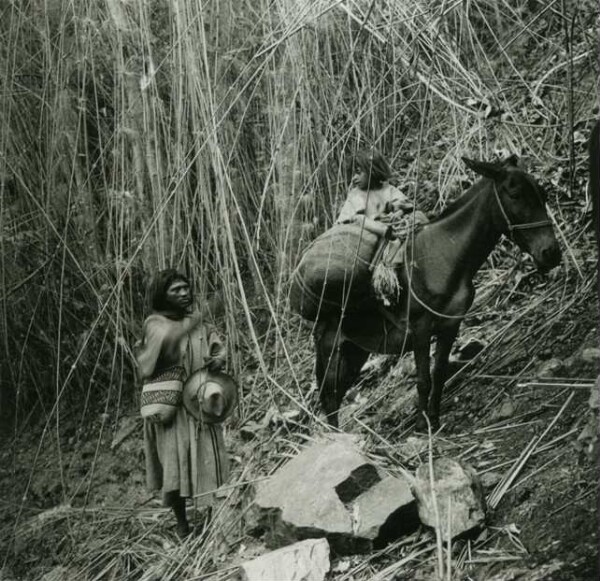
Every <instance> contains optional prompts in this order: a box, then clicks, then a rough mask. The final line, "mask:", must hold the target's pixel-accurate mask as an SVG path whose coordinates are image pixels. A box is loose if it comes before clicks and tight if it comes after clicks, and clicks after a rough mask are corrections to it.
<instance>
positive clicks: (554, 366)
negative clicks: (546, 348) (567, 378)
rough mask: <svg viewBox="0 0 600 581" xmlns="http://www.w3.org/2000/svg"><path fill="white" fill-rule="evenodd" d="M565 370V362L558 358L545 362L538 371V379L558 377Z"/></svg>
mask: <svg viewBox="0 0 600 581" xmlns="http://www.w3.org/2000/svg"><path fill="white" fill-rule="evenodd" d="M562 370H563V362H562V361H561V360H560V359H557V358H556V357H553V358H552V359H548V361H544V362H543V363H542V364H541V365H540V366H539V368H538V370H537V376H538V377H556V376H557V375H559V374H560V372H561V371H562Z"/></svg>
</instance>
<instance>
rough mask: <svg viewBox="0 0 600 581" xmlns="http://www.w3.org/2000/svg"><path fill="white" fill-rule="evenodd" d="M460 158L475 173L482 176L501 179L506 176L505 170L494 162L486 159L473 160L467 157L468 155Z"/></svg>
mask: <svg viewBox="0 0 600 581" xmlns="http://www.w3.org/2000/svg"><path fill="white" fill-rule="evenodd" d="M461 159H462V160H463V162H464V163H465V165H466V166H467V167H468V168H469V169H471V170H473V171H474V172H475V173H478V174H479V175H480V176H483V177H484V178H490V179H492V180H501V179H503V178H504V177H505V176H506V170H505V169H504V168H503V167H501V166H499V165H498V164H496V163H490V162H488V161H475V160H474V159H469V158H468V157H463V158H461Z"/></svg>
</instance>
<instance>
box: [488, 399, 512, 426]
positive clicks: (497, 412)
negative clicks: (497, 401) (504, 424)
mask: <svg viewBox="0 0 600 581" xmlns="http://www.w3.org/2000/svg"><path fill="white" fill-rule="evenodd" d="M514 414H515V405H514V404H513V402H512V400H511V399H510V398H506V399H505V400H504V401H503V402H502V405H501V406H500V407H499V408H496V409H494V411H493V412H492V414H491V415H490V420H491V421H492V422H500V421H502V420H507V419H508V418H512V417H513V416H514Z"/></svg>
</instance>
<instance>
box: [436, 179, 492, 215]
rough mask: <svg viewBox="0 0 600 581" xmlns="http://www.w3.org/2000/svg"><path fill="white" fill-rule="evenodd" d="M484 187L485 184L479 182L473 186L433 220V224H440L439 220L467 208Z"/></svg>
mask: <svg viewBox="0 0 600 581" xmlns="http://www.w3.org/2000/svg"><path fill="white" fill-rule="evenodd" d="M482 185H483V182H477V183H475V184H473V185H472V186H471V187H470V188H469V189H468V190H467V191H466V192H465V193H464V194H463V195H462V196H459V197H458V198H456V199H455V200H452V201H451V202H450V203H449V204H448V205H447V206H446V207H445V208H444V209H443V210H442V211H441V212H440V213H439V214H438V215H437V216H435V217H434V218H433V219H432V220H431V223H435V222H438V221H439V220H442V219H443V218H446V217H447V216H450V215H451V214H454V212H456V211H457V210H460V209H461V208H463V207H464V206H466V205H467V204H468V203H469V202H470V201H471V200H472V199H473V198H474V197H475V195H476V194H477V193H478V192H479V191H480V190H481V186H482ZM477 186H479V187H477Z"/></svg>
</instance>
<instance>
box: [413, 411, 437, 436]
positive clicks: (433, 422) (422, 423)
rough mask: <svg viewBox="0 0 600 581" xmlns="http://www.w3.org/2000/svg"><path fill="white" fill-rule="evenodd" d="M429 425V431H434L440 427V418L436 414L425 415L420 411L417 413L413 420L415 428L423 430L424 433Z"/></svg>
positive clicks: (419, 430) (418, 430)
mask: <svg viewBox="0 0 600 581" xmlns="http://www.w3.org/2000/svg"><path fill="white" fill-rule="evenodd" d="M427 420H429V424H428V423H427ZM429 426H431V432H432V433H433V432H436V431H437V430H438V429H439V427H440V419H439V418H438V417H437V416H427V418H425V416H424V415H423V414H422V413H419V415H418V417H417V421H416V422H415V429H416V430H417V432H425V433H426V434H427V433H428V432H429Z"/></svg>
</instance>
